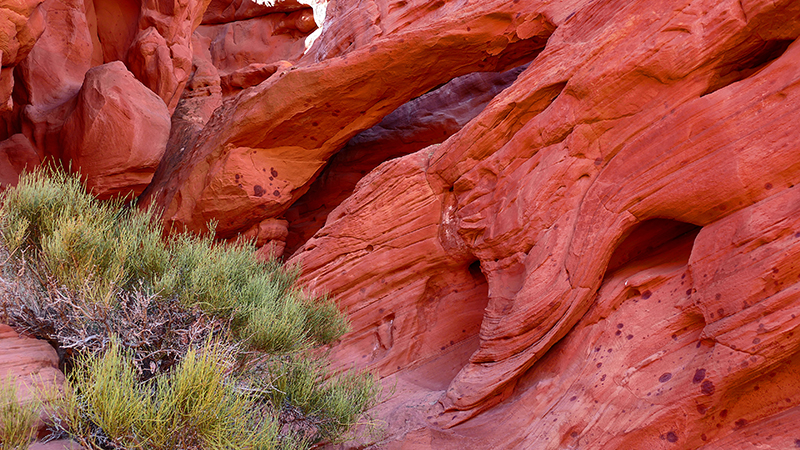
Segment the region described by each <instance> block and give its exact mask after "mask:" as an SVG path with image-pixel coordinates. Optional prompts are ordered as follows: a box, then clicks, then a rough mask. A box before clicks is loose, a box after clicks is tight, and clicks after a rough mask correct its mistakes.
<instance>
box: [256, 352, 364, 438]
mask: <svg viewBox="0 0 800 450" xmlns="http://www.w3.org/2000/svg"><path fill="white" fill-rule="evenodd" d="M260 370H261V372H256V373H259V374H260V375H261V376H259V377H256V378H254V379H253V384H254V385H256V386H258V387H260V392H261V393H262V397H261V398H262V400H265V401H267V402H269V404H270V405H272V407H273V408H274V409H275V410H276V411H278V413H279V421H280V422H281V423H282V424H283V425H289V426H291V427H294V428H295V432H296V433H297V434H301V435H305V436H310V437H312V438H315V439H324V440H329V441H336V440H337V439H340V438H342V437H343V436H345V433H346V432H347V431H348V430H351V429H352V428H353V426H354V425H356V424H357V421H358V419H359V418H360V417H361V416H362V414H363V411H366V410H367V409H369V408H371V407H372V406H374V405H375V402H376V400H377V398H378V396H379V388H378V385H377V384H376V382H375V379H374V378H373V376H372V374H370V373H368V372H358V371H349V372H344V373H341V374H338V375H334V376H329V374H328V372H327V367H326V364H325V362H324V360H322V359H314V358H310V359H309V358H297V357H296V356H293V355H289V356H282V357H279V358H274V359H272V360H271V361H269V362H268V363H267V364H265V365H263V366H262V367H261V368H260Z"/></svg>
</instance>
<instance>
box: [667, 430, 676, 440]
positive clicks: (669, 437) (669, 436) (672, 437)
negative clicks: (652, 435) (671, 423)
mask: <svg viewBox="0 0 800 450" xmlns="http://www.w3.org/2000/svg"><path fill="white" fill-rule="evenodd" d="M667 442H678V435H677V434H675V432H674V431H670V432H669V433H667Z"/></svg>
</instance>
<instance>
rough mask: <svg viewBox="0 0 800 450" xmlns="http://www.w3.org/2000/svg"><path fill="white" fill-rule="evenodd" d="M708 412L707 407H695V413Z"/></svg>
mask: <svg viewBox="0 0 800 450" xmlns="http://www.w3.org/2000/svg"><path fill="white" fill-rule="evenodd" d="M706 411H708V407H706V406H704V405H697V412H698V413H700V414H705V413H706Z"/></svg>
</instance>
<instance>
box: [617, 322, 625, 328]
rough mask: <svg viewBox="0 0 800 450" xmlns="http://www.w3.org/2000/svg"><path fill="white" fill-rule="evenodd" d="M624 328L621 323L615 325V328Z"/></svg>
mask: <svg viewBox="0 0 800 450" xmlns="http://www.w3.org/2000/svg"><path fill="white" fill-rule="evenodd" d="M624 326H625V325H624V324H621V323H618V324H617V328H622V327H624Z"/></svg>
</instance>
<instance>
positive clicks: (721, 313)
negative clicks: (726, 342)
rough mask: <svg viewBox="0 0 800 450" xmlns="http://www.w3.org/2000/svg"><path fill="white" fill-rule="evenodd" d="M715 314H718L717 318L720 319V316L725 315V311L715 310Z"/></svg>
mask: <svg viewBox="0 0 800 450" xmlns="http://www.w3.org/2000/svg"><path fill="white" fill-rule="evenodd" d="M717 314H719V316H720V317H722V316H724V315H725V310H724V309H722V308H720V309H718V310H717Z"/></svg>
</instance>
